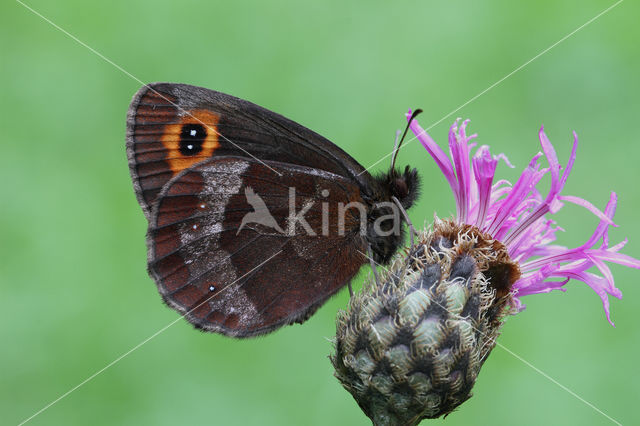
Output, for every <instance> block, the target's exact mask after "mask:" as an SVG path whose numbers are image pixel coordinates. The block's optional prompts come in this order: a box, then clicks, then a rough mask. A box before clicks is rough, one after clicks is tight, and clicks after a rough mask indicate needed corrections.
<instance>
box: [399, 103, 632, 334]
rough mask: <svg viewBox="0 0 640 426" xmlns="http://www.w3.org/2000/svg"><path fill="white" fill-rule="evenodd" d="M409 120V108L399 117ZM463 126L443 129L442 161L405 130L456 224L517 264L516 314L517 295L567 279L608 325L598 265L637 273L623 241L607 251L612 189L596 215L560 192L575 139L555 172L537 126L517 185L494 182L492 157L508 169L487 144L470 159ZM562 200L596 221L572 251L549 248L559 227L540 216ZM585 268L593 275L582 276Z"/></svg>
mask: <svg viewBox="0 0 640 426" xmlns="http://www.w3.org/2000/svg"><path fill="white" fill-rule="evenodd" d="M410 116H411V111H409V114H407V118H409V117H410ZM468 123H469V121H468V120H467V121H464V122H463V123H462V125H460V126H459V121H456V122H455V123H454V124H453V126H451V129H450V130H449V152H450V156H447V154H445V152H444V151H443V150H442V149H441V148H440V147H439V146H438V144H436V143H435V142H434V140H433V139H431V137H430V136H429V135H428V134H427V133H426V132H425V131H424V130H423V129H422V128H421V127H420V125H419V124H418V122H417V121H416V120H413V121H412V122H411V125H410V127H411V130H412V131H413V133H414V134H415V135H416V137H417V138H418V140H419V141H420V142H421V143H422V145H423V146H424V147H425V148H426V149H427V151H428V152H429V154H430V155H431V156H432V157H433V159H434V160H435V162H436V164H437V165H438V167H439V168H440V170H441V171H442V173H444V176H445V178H446V179H447V181H448V182H449V185H450V186H451V189H452V191H453V195H454V197H455V201H456V220H457V222H458V223H460V224H462V223H465V224H469V225H473V226H476V227H477V228H479V229H480V230H481V231H483V232H485V233H488V234H489V235H491V236H492V237H493V238H495V239H497V240H499V241H500V242H502V243H503V244H504V245H505V246H506V247H507V250H508V252H509V255H510V256H511V258H512V260H514V261H516V262H517V263H518V264H519V266H520V271H521V273H522V275H521V277H520V279H518V281H516V282H515V283H514V284H513V287H512V290H513V296H514V298H513V300H514V303H515V305H516V306H515V308H516V310H517V312H519V311H522V310H523V309H524V305H523V304H522V302H521V301H520V298H521V297H523V296H527V295H530V294H536V293H548V292H550V291H552V290H562V291H564V290H565V288H564V285H565V284H567V283H568V282H569V281H570V280H571V279H574V280H578V281H582V282H584V283H586V284H587V285H588V286H589V287H591V288H592V289H593V290H594V291H595V292H596V293H597V294H598V296H600V299H601V300H602V304H603V306H604V311H605V313H606V316H607V320H608V321H609V323H611V325H614V324H613V322H612V321H611V318H610V315H609V299H608V295H612V296H614V297H617V298H618V299H621V298H622V293H621V292H620V290H618V289H617V288H616V286H615V285H614V281H613V274H612V273H611V270H610V269H609V266H608V265H607V264H606V262H613V263H618V264H620V265H624V266H629V267H631V268H637V269H640V260H638V259H634V258H632V257H630V256H627V255H625V254H622V253H619V252H620V250H621V249H622V248H623V247H624V245H625V244H626V242H627V240H626V239H625V240H624V241H622V242H620V243H618V244H616V245H614V246H610V245H609V236H608V230H609V227H610V226H616V225H615V224H614V223H613V215H614V213H615V210H616V203H617V195H616V194H615V193H614V192H612V193H611V197H610V199H609V202H608V203H607V205H606V207H605V209H604V212H602V211H600V210H599V209H598V208H596V207H595V206H594V205H593V204H591V203H590V202H588V201H587V200H584V199H582V198H578V197H574V196H570V195H562V194H561V193H562V189H563V188H564V185H565V183H566V182H567V178H568V177H569V173H571V169H572V167H573V163H574V161H575V158H576V149H577V147H578V136H577V135H576V134H575V132H574V133H573V136H574V142H573V149H572V151H571V155H570V157H569V161H568V162H567V165H566V167H564V170H563V167H562V166H561V165H560V163H559V162H558V157H557V156H556V152H555V150H554V149H553V145H551V142H550V141H549V139H548V138H547V135H546V134H545V133H544V128H541V129H540V132H539V137H540V144H541V145H542V152H539V153H538V154H536V155H535V156H534V157H533V159H532V160H531V162H529V164H528V165H527V167H526V168H525V169H524V171H523V172H522V174H521V175H520V177H519V179H518V181H517V182H516V183H515V184H514V185H512V184H511V183H509V182H508V181H506V180H499V181H497V182H496V181H495V171H496V167H497V165H498V162H499V160H501V159H502V160H503V161H504V162H505V163H506V164H507V165H509V166H510V167H513V166H512V165H511V164H510V163H509V160H508V159H507V158H506V157H505V156H504V155H503V154H500V155H497V156H492V155H491V152H490V151H489V147H488V146H486V145H483V146H481V147H479V148H478V149H476V150H475V154H474V155H473V158H471V151H472V149H473V148H474V147H475V145H476V144H475V143H470V141H471V140H472V139H473V138H475V137H476V135H471V136H467V134H466V127H467V124H468ZM543 156H544V157H546V159H547V162H548V165H549V167H547V168H541V166H540V164H539V160H540V158H541V157H543ZM547 174H550V175H551V188H550V190H549V193H548V194H547V195H546V196H542V194H540V192H539V191H538V189H537V188H536V185H537V184H538V183H539V182H540V180H541V179H542V178H543V177H544V176H545V175H547ZM564 202H568V203H572V204H577V205H578V206H582V207H584V208H586V209H588V210H589V211H590V212H592V213H593V214H595V215H596V216H597V217H598V218H599V219H600V223H599V224H598V226H597V227H596V229H595V231H594V232H593V234H592V235H591V237H590V238H589V239H588V240H587V241H586V242H585V243H584V244H582V245H581V246H579V247H576V248H572V249H570V248H567V247H563V246H559V245H554V244H552V243H553V242H554V241H555V239H556V232H557V231H562V230H563V229H562V228H560V227H558V226H557V225H556V223H555V222H554V221H553V220H551V219H549V218H548V216H550V215H552V214H554V213H556V212H557V211H558V210H560V209H561V208H562V207H563V205H564ZM593 267H595V268H596V269H597V271H598V272H599V273H600V274H597V273H594V272H589V271H590V270H591V269H592V268H593Z"/></svg>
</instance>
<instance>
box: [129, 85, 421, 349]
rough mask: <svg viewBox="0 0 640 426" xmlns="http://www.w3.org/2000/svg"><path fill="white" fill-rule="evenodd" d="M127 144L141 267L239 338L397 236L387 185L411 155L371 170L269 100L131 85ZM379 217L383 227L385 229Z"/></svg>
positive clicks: (303, 303) (407, 195)
mask: <svg viewBox="0 0 640 426" xmlns="http://www.w3.org/2000/svg"><path fill="white" fill-rule="evenodd" d="M127 156H128V159H129V167H130V172H131V177H132V180H133V185H134V190H135V192H136V195H137V198H138V202H139V204H140V206H141V207H142V210H143V212H144V214H145V216H146V218H147V220H148V221H149V228H148V233H147V248H148V269H149V273H150V275H151V277H152V278H153V279H154V280H155V282H156V284H157V285H158V290H159V292H160V294H161V295H162V297H163V299H164V300H165V302H166V303H167V304H168V305H169V306H171V307H172V308H174V309H176V310H178V311H179V312H180V313H182V314H183V315H184V316H185V318H187V319H188V320H189V321H190V322H191V323H193V324H194V325H195V326H196V327H198V328H201V329H204V330H207V331H213V332H219V333H223V334H226V335H230V336H234V337H248V336H254V335H259V334H264V333H268V332H270V331H273V330H275V329H276V328H278V327H280V326H282V325H285V324H290V323H293V322H302V321H304V320H305V319H307V318H308V317H309V316H310V315H311V314H312V313H313V312H315V310H316V309H317V308H318V307H319V306H321V305H322V304H323V303H324V302H325V301H326V300H327V299H328V298H329V297H330V296H331V295H333V294H335V293H336V292H337V291H338V290H339V289H340V288H342V287H344V286H345V285H346V284H347V283H349V281H350V280H351V279H352V278H353V276H354V275H355V274H356V273H357V271H358V270H359V269H360V267H361V266H362V265H363V264H365V263H366V262H367V259H366V257H365V256H364V254H363V253H366V251H367V250H368V249H369V248H371V250H372V252H373V256H374V258H375V259H376V261H379V262H381V263H384V262H386V261H387V260H388V259H389V258H390V257H391V255H393V253H395V251H396V250H397V248H398V247H399V246H400V244H401V243H402V238H403V236H402V227H401V226H400V228H399V229H397V230H396V231H397V232H393V233H388V231H389V230H391V229H392V228H393V227H394V226H396V227H397V225H398V223H399V222H401V219H400V218H393V219H392V214H393V213H395V212H394V211H393V208H392V205H393V198H392V197H396V198H397V199H398V200H399V202H400V203H401V204H402V205H403V207H404V208H409V207H410V206H411V204H413V202H414V200H415V198H416V196H417V192H418V176H417V173H416V171H415V170H410V169H409V168H408V167H407V168H406V169H405V170H404V171H403V172H401V171H399V170H395V169H393V170H390V171H389V172H388V173H387V174H383V175H380V176H378V177H375V178H374V177H372V176H371V175H370V174H369V173H368V172H367V171H366V170H365V169H364V168H363V167H362V166H361V165H360V164H359V163H358V162H357V161H355V160H354V159H353V158H351V157H350V156H349V155H348V154H347V153H346V152H344V151H343V150H341V149H340V148H339V147H338V146H336V145H335V144H333V143H331V142H330V141H328V140H327V139H325V138H323V137H322V136H320V135H318V134H317V133H314V132H312V131H311V130H309V129H306V128H304V127H303V126H301V125H299V124H297V123H295V122H293V121H291V120H288V119H286V118H284V117H282V116H280V115H278V114H276V113H273V112H271V111H268V110H266V109H264V108H262V107H259V106H257V105H254V104H252V103H250V102H248V101H244V100H241V99H238V98H235V97H232V96H229V95H225V94H222V93H219V92H215V91H211V90H208V89H203V88H199V87H194V86H188V85H182V84H171V83H155V84H151V85H148V86H144V87H143V88H142V89H140V90H139V91H138V93H137V94H136V95H135V96H134V98H133V101H132V102H131V106H130V108H129V112H128V115H127ZM380 230H382V231H383V232H382V234H384V235H382V234H381V232H379V231H380Z"/></svg>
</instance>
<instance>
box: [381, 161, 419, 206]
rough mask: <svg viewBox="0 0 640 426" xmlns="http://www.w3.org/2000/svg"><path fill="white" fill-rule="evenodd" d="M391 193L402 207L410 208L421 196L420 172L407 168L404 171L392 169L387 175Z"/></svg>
mask: <svg viewBox="0 0 640 426" xmlns="http://www.w3.org/2000/svg"><path fill="white" fill-rule="evenodd" d="M386 181H387V185H388V187H389V193H390V195H391V196H394V197H396V198H397V199H398V201H400V204H402V207H403V208H405V209H408V208H410V207H411V206H412V205H413V203H414V202H415V201H416V199H417V198H418V195H419V194H420V178H419V176H418V170H416V169H412V168H410V167H409V166H405V168H404V171H403V172H401V171H400V170H398V169H392V170H390V171H389V173H388V175H387V179H386Z"/></svg>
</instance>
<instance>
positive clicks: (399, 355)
mask: <svg viewBox="0 0 640 426" xmlns="http://www.w3.org/2000/svg"><path fill="white" fill-rule="evenodd" d="M410 112H411V111H410ZM407 117H408V118H410V117H411V114H408V115H407ZM467 124H468V121H465V122H463V123H462V124H460V123H459V121H456V122H455V123H454V124H453V126H452V127H451V129H450V131H449V154H450V156H448V155H447V154H446V153H445V152H444V151H443V150H442V149H441V148H440V147H439V146H438V145H437V144H436V143H435V142H434V141H433V140H432V139H431V137H429V135H428V134H427V133H426V132H424V130H423V129H422V128H421V127H420V125H419V124H418V123H417V122H416V121H413V120H410V128H411V130H412V131H413V133H414V134H415V135H416V137H417V138H418V139H419V140H420V142H421V143H422V145H423V146H424V147H425V148H426V149H427V151H428V152H429V154H430V155H431V156H432V157H433V159H434V160H435V161H436V164H437V165H438V167H439V168H440V170H441V171H442V172H443V173H444V175H445V178H446V180H447V181H448V182H449V185H450V186H451V189H452V191H453V195H454V198H455V201H456V217H455V218H454V219H446V220H442V219H439V218H437V217H436V218H435V221H434V223H433V225H432V226H431V227H430V228H427V229H425V230H424V231H422V232H419V233H418V235H417V236H416V237H417V241H416V243H415V244H412V245H411V247H409V248H407V249H405V250H404V252H403V253H400V254H398V255H397V256H396V257H395V258H394V259H393V261H392V263H391V265H390V267H389V268H388V269H387V270H385V271H382V272H381V273H379V274H377V276H376V279H373V278H370V279H369V281H368V282H367V283H365V286H364V288H363V290H362V292H361V293H359V294H357V295H355V296H354V297H352V298H351V300H350V301H349V306H348V308H347V310H346V311H342V312H340V313H339V314H338V318H337V321H336V339H335V353H334V354H333V355H332V356H331V362H332V363H333V366H334V368H335V375H336V377H337V378H338V380H339V381H340V382H341V383H342V385H343V386H344V387H345V389H347V390H348V391H349V392H350V393H351V394H352V395H353V397H354V399H355V400H356V401H357V402H358V405H359V406H360V408H362V410H363V411H364V413H365V414H366V415H367V416H369V418H370V419H371V420H372V422H373V423H374V424H375V425H415V424H418V423H419V422H420V421H421V420H422V419H425V418H435V417H440V416H442V415H446V414H448V413H451V412H452V411H453V410H454V409H456V407H458V406H459V405H460V404H462V403H463V402H464V401H466V400H467V399H469V398H470V397H471V390H472V388H473V385H474V384H475V381H476V379H477V377H478V374H479V372H480V368H481V367H482V365H483V363H484V362H485V360H486V359H487V357H488V356H489V354H490V353H491V350H492V349H493V348H494V347H495V345H496V339H497V338H498V336H499V334H500V329H501V326H502V324H503V322H504V320H505V318H506V317H507V314H508V313H517V312H520V311H521V310H522V309H524V305H523V304H522V302H521V301H520V298H521V297H523V296H526V295H530V294H536V293H546V292H549V291H551V290H555V289H560V290H564V286H565V285H566V284H567V283H568V282H569V281H570V280H572V279H573V280H577V281H582V282H584V283H586V284H587V285H589V286H590V287H591V288H593V289H594V290H595V291H596V293H597V294H598V295H599V296H600V298H601V299H602V303H603V305H604V310H605V313H606V316H607V319H608V320H609V321H610V322H611V320H610V315H609V302H608V295H613V296H615V297H618V298H620V297H621V296H622V295H621V293H620V291H619V290H618V289H617V288H616V287H615V285H614V282H613V275H612V273H611V271H610V269H609V267H608V266H607V262H610V263H618V264H621V265H625V266H629V267H633V268H640V261H638V260H636V259H634V258H632V257H629V256H626V255H624V254H621V253H620V250H621V249H622V248H623V247H624V245H625V243H626V240H625V241H623V242H621V243H619V244H616V245H613V246H611V245H610V244H609V236H608V230H609V227H610V226H615V225H614V222H613V215H614V212H615V208H616V201H617V198H616V195H615V193H612V194H611V198H610V200H609V202H608V203H607V205H606V207H605V209H604V211H600V210H599V209H597V208H596V207H595V206H594V205H592V204H591V203H590V202H588V201H586V200H583V199H581V198H578V197H574V196H569V195H563V194H562V190H563V188H564V186H565V184H566V182H567V178H568V177H569V174H570V172H571V169H572V167H573V164H574V161H575V158H576V148H577V136H575V134H574V143H573V149H572V151H571V155H570V157H569V160H568V162H567V164H566V166H565V167H564V168H563V167H561V165H560V163H559V161H558V158H557V156H556V153H555V150H554V149H553V146H552V145H551V143H550V142H549V139H548V138H547V136H546V135H545V133H544V131H543V130H542V129H541V130H540V133H539V137H540V143H541V145H542V152H541V153H538V154H536V155H535V156H534V157H533V159H532V160H531V161H530V162H529V164H528V165H527V167H526V168H525V169H524V171H523V172H522V174H521V175H520V177H519V178H518V180H517V181H516V183H515V184H511V183H509V182H508V181H506V180H496V177H495V173H496V169H497V166H498V163H499V162H500V160H502V161H504V162H505V163H506V164H507V165H509V166H511V165H510V163H509V161H508V160H507V158H506V157H505V156H504V155H497V156H494V155H492V154H491V152H490V150H489V147H488V146H480V147H479V148H477V149H476V150H475V153H474V154H473V156H472V150H473V149H474V148H475V144H474V143H472V142H471V141H472V140H473V138H474V137H475V135H472V136H467V134H466V127H467ZM543 156H544V157H546V159H547V163H548V166H547V167H543V166H542V165H541V159H542V157H543ZM545 176H550V177H551V187H550V190H549V192H548V193H547V194H546V195H543V194H541V192H540V191H539V190H538V189H537V185H538V183H540V181H541V180H542V178H543V177H545ZM564 203H572V204H577V205H578V206H581V207H584V208H586V209H588V210H589V211H591V212H592V213H593V214H595V215H596V216H597V217H598V218H599V224H598V226H597V227H596V229H595V231H594V232H593V234H592V235H591V236H590V237H589V238H588V239H587V240H586V242H585V243H584V244H582V245H580V246H578V247H576V248H567V247H562V246H559V245H555V244H553V242H554V241H555V238H556V233H557V232H558V231H560V230H561V228H559V227H558V226H557V225H556V223H555V222H554V221H553V220H551V219H550V218H549V217H550V216H551V215H552V214H554V213H556V212H557V211H558V210H559V209H560V208H562V207H563V205H564ZM595 271H597V273H596V272H595ZM612 324H613V323H612Z"/></svg>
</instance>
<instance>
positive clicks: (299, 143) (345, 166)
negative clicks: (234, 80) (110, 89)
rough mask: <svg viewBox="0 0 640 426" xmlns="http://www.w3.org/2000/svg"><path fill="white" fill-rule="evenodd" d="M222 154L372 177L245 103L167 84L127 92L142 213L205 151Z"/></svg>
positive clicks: (307, 133) (326, 144)
mask: <svg viewBox="0 0 640 426" xmlns="http://www.w3.org/2000/svg"><path fill="white" fill-rule="evenodd" d="M225 155H234V156H241V157H247V158H249V159H251V160H254V161H256V160H259V161H269V160H273V161H280V162H283V163H289V164H297V165H302V166H307V167H311V168H314V169H318V170H325V171H328V172H332V173H335V174H337V175H340V176H343V177H346V178H350V179H353V180H354V181H355V182H358V183H359V184H360V187H361V190H363V191H368V189H369V187H370V185H371V181H372V179H371V176H370V175H369V173H367V172H366V171H365V170H364V168H363V167H362V166H361V165H360V164H358V162H356V161H355V160H354V159H353V158H351V157H350V156H349V155H348V154H347V153H345V152H344V151H343V150H341V149H340V148H339V147H338V146H336V145H335V144H333V143H331V142H330V141H328V140H327V139H325V138H323V137H322V136H320V135H318V134H317V133H315V132H313V131H311V130H309V129H307V128H305V127H303V126H301V125H299V124H297V123H295V122H293V121H291V120H289V119H287V118H284V117H282V116H281V115H279V114H276V113H274V112H271V111H269V110H267V109H264V108H262V107H259V106H257V105H254V104H252V103H251V102H247V101H244V100H242V99H238V98H235V97H233V96H229V95H225V94H223V93H220V92H215V91H212V90H208V89H204V88H201V87H195V86H189V85H186V84H172V83H153V84H150V85H147V86H144V87H142V88H141V89H140V90H139V91H138V93H136V95H135V96H134V97H133V100H132V102H131V105H130V107H129V112H128V114H127V156H128V158H129V168H130V171H131V176H132V179H133V184H134V188H135V190H136V195H137V197H138V201H139V203H140V205H141V206H142V210H143V211H144V213H145V216H146V217H147V219H149V218H150V213H151V210H152V208H153V204H154V202H155V201H156V199H157V197H158V194H159V192H160V191H161V190H162V188H163V186H164V185H165V184H166V183H167V182H168V181H169V180H170V179H171V178H173V177H174V176H176V175H177V174H178V173H180V172H181V171H183V170H185V169H187V168H189V167H191V166H193V165H194V164H196V163H198V162H200V161H203V160H205V159H207V158H211V157H213V156H225ZM267 171H268V172H270V173H274V171H273V170H269V169H267Z"/></svg>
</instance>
